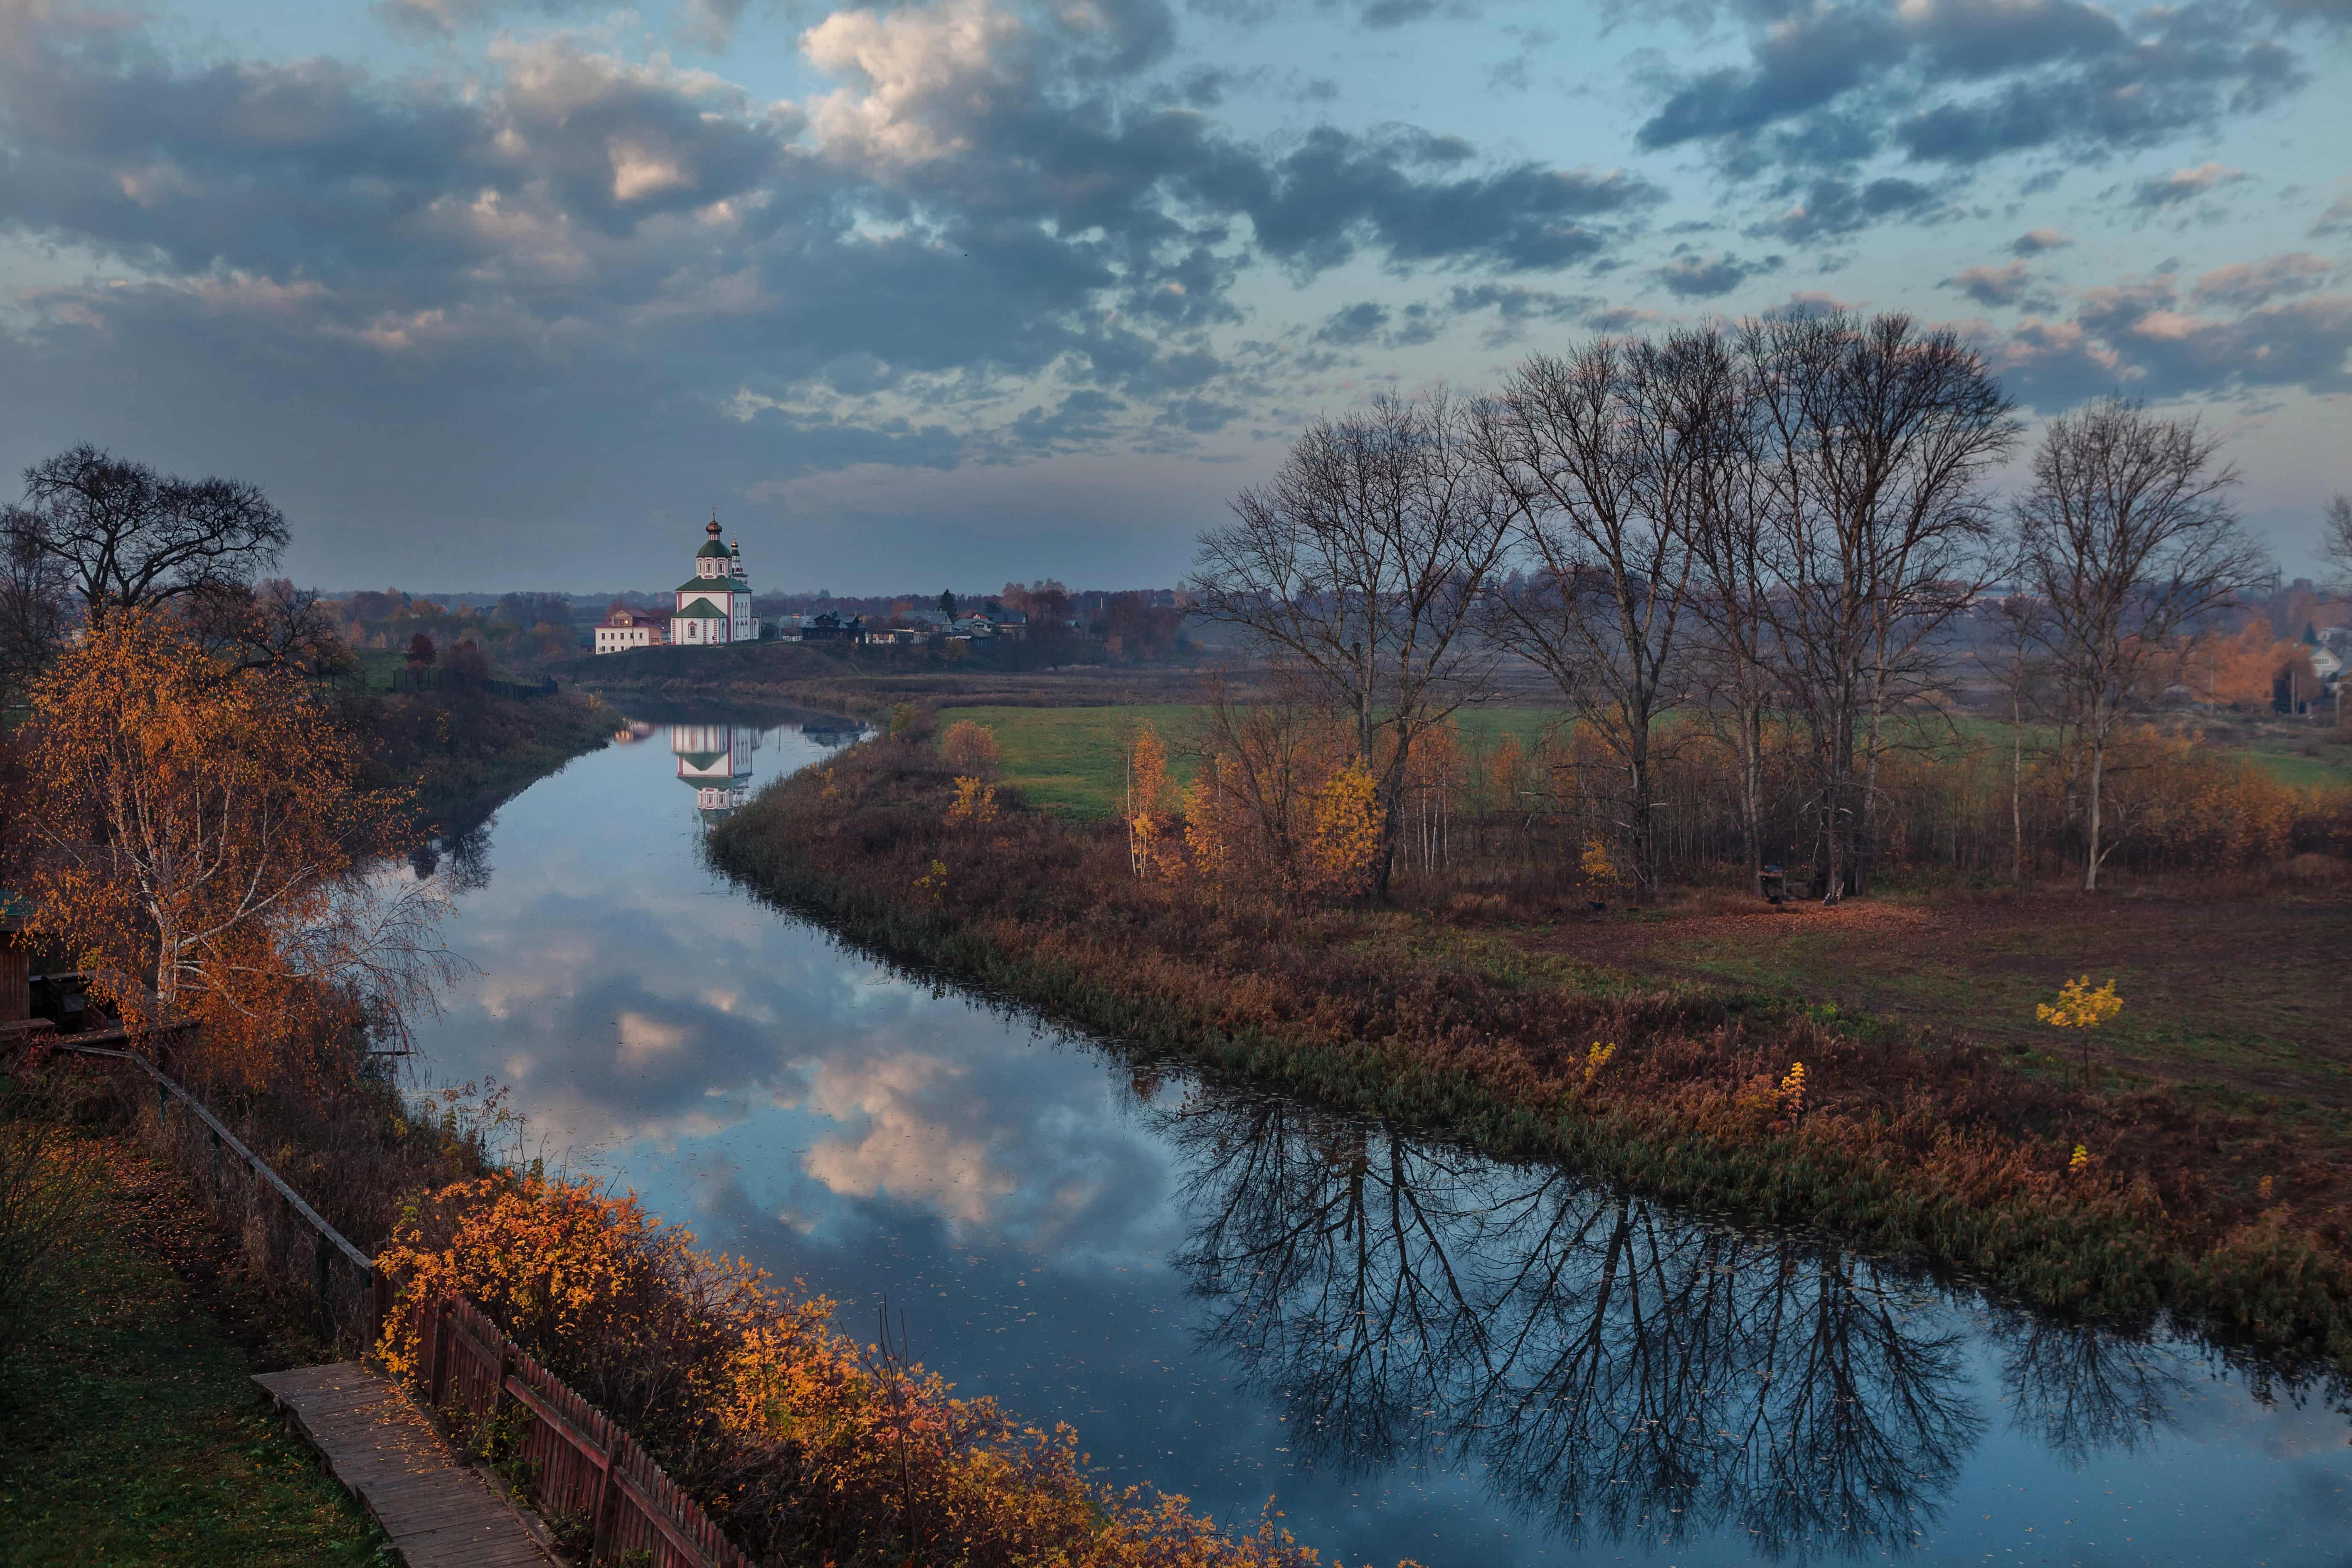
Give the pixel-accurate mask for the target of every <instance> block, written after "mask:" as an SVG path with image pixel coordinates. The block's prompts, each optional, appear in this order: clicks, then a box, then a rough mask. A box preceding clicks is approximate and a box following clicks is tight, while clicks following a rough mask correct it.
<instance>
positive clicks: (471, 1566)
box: [253, 1361, 548, 1568]
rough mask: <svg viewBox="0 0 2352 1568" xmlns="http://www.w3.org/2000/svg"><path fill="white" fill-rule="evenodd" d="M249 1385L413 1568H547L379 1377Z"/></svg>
mask: <svg viewBox="0 0 2352 1568" xmlns="http://www.w3.org/2000/svg"><path fill="white" fill-rule="evenodd" d="M253 1381H254V1382H256V1383H257V1384H261V1386H262V1387H264V1388H266V1389H268V1391H269V1394H270V1397H271V1398H273V1399H275V1400H277V1401H278V1404H279V1405H283V1406H284V1407H285V1408H286V1409H287V1410H288V1411H289V1413H290V1414H291V1415H293V1417H294V1420H295V1424H296V1425H298V1426H300V1427H301V1428H302V1432H303V1435H304V1436H307V1437H309V1438H310V1441H311V1443H312V1444H313V1445H314V1446H315V1447H317V1448H318V1450H319V1452H320V1453H321V1454H323V1455H325V1456H326V1458H327V1463H328V1464H329V1465H330V1466H331V1467H332V1468H333V1469H334V1472H335V1477H336V1479H338V1480H340V1481H341V1482H342V1483H343V1485H345V1486H347V1487H349V1488H351V1489H352V1491H354V1492H356V1493H358V1494H359V1496H360V1499H361V1500H362V1501H363V1502H365V1503H366V1504H367V1506H368V1509H369V1511H371V1512H372V1513H373V1514H374V1515H375V1516H376V1518H377V1519H378V1520H379V1521H382V1523H383V1528H384V1531H385V1533H387V1534H389V1535H390V1536H391V1537H392V1541H393V1544H394V1546H397V1547H398V1548H399V1549H400V1552H401V1554H402V1556H404V1557H405V1558H406V1559H407V1561H408V1563H409V1568H548V1558H547V1555H546V1553H544V1552H541V1550H540V1549H539V1544H538V1542H535V1541H533V1540H532V1539H531V1538H530V1532H529V1531H526V1530H525V1529H524V1528H523V1526H522V1521H520V1520H519V1519H517V1518H516V1517H515V1514H514V1510H512V1509H510V1508H509V1507H508V1506H507V1504H506V1503H505V1502H504V1501H502V1500H499V1498H498V1497H497V1496H496V1495H494V1494H493V1493H492V1492H491V1490H490V1489H489V1488H488V1487H487V1486H485V1485H483V1483H482V1479H481V1478H480V1477H479V1476H478V1475H476V1474H475V1473H474V1472H473V1470H472V1469H471V1468H468V1467H467V1466H466V1465H465V1464H463V1463H462V1462H460V1461H459V1459H458V1458H457V1456H456V1455H455V1454H453V1453H451V1452H450V1451H449V1445H448V1444H447V1443H446V1442H444V1441H442V1438H441V1435H440V1434H439V1433H438V1432H436V1431H435V1430H434V1429H433V1427H432V1425H431V1424H430V1423H429V1422H427V1421H426V1420H425V1415H424V1412H422V1411H420V1410H418V1409H417V1408H416V1406H415V1405H412V1404H410V1403H409V1402H408V1400H407V1398H406V1397H405V1396H404V1395H403V1394H401V1392H400V1391H399V1390H398V1389H397V1388H394V1386H393V1385H392V1384H391V1383H390V1382H389V1381H387V1380H386V1379H384V1378H383V1377H382V1376H380V1375H378V1374H377V1373H373V1372H370V1371H369V1370H368V1369H367V1368H365V1367H363V1366H362V1365H361V1364H360V1363H357V1362H351V1361H344V1362H337V1363H334V1364H332V1365H331V1366H306V1367H299V1368H297V1369H296V1370H294V1371H292V1372H273V1373H263V1374H261V1375H260V1376H257V1377H256V1378H255V1379H254V1380H253Z"/></svg>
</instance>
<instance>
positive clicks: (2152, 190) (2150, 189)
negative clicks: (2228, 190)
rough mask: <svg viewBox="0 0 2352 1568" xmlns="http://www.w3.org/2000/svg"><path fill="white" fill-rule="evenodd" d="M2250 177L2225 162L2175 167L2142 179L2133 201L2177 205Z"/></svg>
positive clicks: (2153, 205)
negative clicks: (2167, 172) (2191, 167)
mask: <svg viewBox="0 0 2352 1568" xmlns="http://www.w3.org/2000/svg"><path fill="white" fill-rule="evenodd" d="M2244 178H2246V175H2245V173H2244V172H2243V171H2242V170H2239V169H2232V168H2229V167H2226V166H2225V165H2223V164H2221V163H2200V164H2198V165H2197V166H2196V167H2195V168H2193V169H2175V170H2173V171H2172V173H2170V174H2157V175H2152V176H2151V177H2149V178H2147V179H2145V180H2142V181H2141V182H2140V183H2139V184H2138V186H2137V188H2136V189H2135V190H2134V191H2133V193H2132V205H2134V206H2140V207H2168V206H2176V205H2179V204H2180V203H2182V202H2188V201H2195V200H2196V199H2197V198H2198V197H2200V196H2203V195H2210V194H2211V193H2213V192H2215V191H2218V190H2220V189H2221V187H2222V186H2224V185H2234V184H2238V183H2239V182H2240V181H2242V180H2243V179H2244Z"/></svg>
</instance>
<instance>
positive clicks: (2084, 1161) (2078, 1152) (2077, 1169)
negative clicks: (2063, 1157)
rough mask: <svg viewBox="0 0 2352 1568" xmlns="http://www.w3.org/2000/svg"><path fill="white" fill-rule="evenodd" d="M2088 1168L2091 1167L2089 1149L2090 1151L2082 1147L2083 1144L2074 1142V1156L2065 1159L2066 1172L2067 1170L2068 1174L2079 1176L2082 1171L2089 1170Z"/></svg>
mask: <svg viewBox="0 0 2352 1568" xmlns="http://www.w3.org/2000/svg"><path fill="white" fill-rule="evenodd" d="M2090 1168H2091V1151H2090V1150H2089V1149H2088V1148H2086V1147H2084V1145H2083V1144H2080V1143H2077V1144H2075V1145H2074V1158H2073V1159H2071V1160H2069V1161H2067V1162H2066V1169H2067V1172H2068V1173H2070V1174H2073V1175H2077V1176H2079V1175H2082V1174H2083V1173H2085V1172H2087V1171H2088V1170H2090Z"/></svg>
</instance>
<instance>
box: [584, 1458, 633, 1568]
mask: <svg viewBox="0 0 2352 1568" xmlns="http://www.w3.org/2000/svg"><path fill="white" fill-rule="evenodd" d="M626 1441H628V1439H627V1438H626V1437H625V1436H623V1435H622V1432H621V1429H620V1428H619V1427H617V1426H615V1427H614V1428H613V1436H611V1437H610V1438H608V1439H607V1440H606V1441H605V1444H604V1475H603V1476H602V1477H600V1478H599V1479H598V1480H597V1482H596V1504H595V1506H594V1507H593V1508H592V1509H590V1510H588V1561H589V1562H591V1563H593V1562H595V1561H596V1559H597V1558H599V1557H601V1556H603V1555H604V1546H605V1543H606V1542H608V1541H610V1540H611V1539H612V1535H613V1500H614V1498H616V1497H618V1496H619V1495H620V1491H621V1486H620V1480H619V1471H620V1468H621V1445H622V1444H624V1443H625V1442H626Z"/></svg>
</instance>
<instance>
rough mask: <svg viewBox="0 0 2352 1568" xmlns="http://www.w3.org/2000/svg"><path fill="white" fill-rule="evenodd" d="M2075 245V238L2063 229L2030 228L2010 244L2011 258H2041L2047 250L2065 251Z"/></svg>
mask: <svg viewBox="0 0 2352 1568" xmlns="http://www.w3.org/2000/svg"><path fill="white" fill-rule="evenodd" d="M2072 244H2074V236H2073V235H2070V234H2068V233H2066V232H2065V231H2064V230H2063V229H2056V228H2030V229H2027V230H2026V231H2025V232H2024V233H2023V234H2021V235H2019V236H2018V237H2016V238H2015V239H2012V240H2011V241H2010V242H2009V253H2010V254H2011V256H2039V255H2041V254H2042V252H2043V251H2045V250H2063V249H2064V248H2065V247H2068V246H2070V245H2072Z"/></svg>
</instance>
